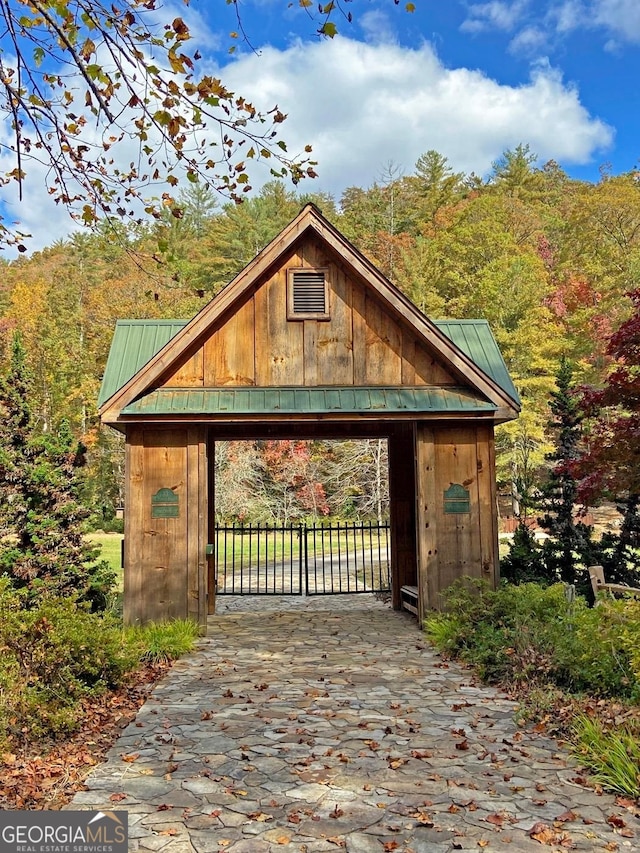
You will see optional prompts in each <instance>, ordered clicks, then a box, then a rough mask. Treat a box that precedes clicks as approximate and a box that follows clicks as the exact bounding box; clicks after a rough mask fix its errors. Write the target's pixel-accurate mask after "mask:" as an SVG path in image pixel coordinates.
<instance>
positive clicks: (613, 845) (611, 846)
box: [604, 841, 619, 851]
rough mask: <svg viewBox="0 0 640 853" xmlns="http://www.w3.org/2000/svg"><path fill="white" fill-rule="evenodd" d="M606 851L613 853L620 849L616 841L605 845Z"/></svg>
mask: <svg viewBox="0 0 640 853" xmlns="http://www.w3.org/2000/svg"><path fill="white" fill-rule="evenodd" d="M604 849H605V850H611V851H613V850H618V849H619V847H618V845H617V844H616V842H615V841H609V842H607V843H606V844H605V845H604Z"/></svg>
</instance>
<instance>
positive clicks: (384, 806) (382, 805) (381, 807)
mask: <svg viewBox="0 0 640 853" xmlns="http://www.w3.org/2000/svg"><path fill="white" fill-rule="evenodd" d="M386 807H387V804H386V803H376V808H378V809H386Z"/></svg>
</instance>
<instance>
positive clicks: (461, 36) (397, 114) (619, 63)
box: [0, 0, 640, 255]
mask: <svg viewBox="0 0 640 853" xmlns="http://www.w3.org/2000/svg"><path fill="white" fill-rule="evenodd" d="M405 3H406V0H400V3H399V4H398V5H397V6H396V5H395V3H394V0H351V2H348V0H347V2H344V0H343V9H344V10H345V12H346V11H350V12H351V13H352V15H353V22H352V23H348V22H347V20H346V19H345V18H344V17H343V16H342V15H341V14H340V12H338V11H337V12H336V13H335V14H334V19H335V21H336V24H337V26H338V29H339V34H338V36H336V37H335V38H334V39H322V38H319V37H318V36H317V32H316V30H317V27H318V19H317V18H315V19H314V18H312V17H310V16H309V14H308V13H307V12H306V11H305V10H304V9H302V8H300V6H299V0H238V4H239V6H238V8H239V9H240V13H241V17H242V23H243V25H244V28H245V30H246V32H247V34H248V37H249V38H250V40H251V43H252V45H253V47H254V48H255V52H254V51H252V50H251V49H250V48H249V46H248V45H247V44H245V43H243V42H242V40H239V43H238V49H237V51H236V53H235V54H233V55H230V54H229V52H228V49H229V46H230V45H231V44H232V43H233V41H232V40H231V39H230V38H229V33H230V31H232V30H236V29H237V28H238V27H237V23H236V20H235V7H234V6H233V5H227V4H225V3H224V2H223V0H190V4H189V5H187V6H185V5H184V3H183V2H182V0H164V6H163V8H162V9H161V10H160V11H159V12H158V13H157V14H158V16H159V17H160V18H161V19H163V20H168V21H171V20H172V19H173V18H174V17H176V16H178V15H181V16H183V17H184V18H185V19H186V20H187V22H188V23H189V25H190V28H191V31H192V35H193V36H194V41H193V42H192V43H191V47H192V50H195V49H196V48H198V49H199V50H200V53H201V54H202V57H203V59H202V68H201V69H200V70H201V71H202V72H207V73H212V74H215V75H217V76H220V77H221V78H222V80H223V82H224V83H225V85H227V86H228V87H229V88H231V89H233V90H234V91H235V92H237V93H241V94H242V95H244V96H246V97H247V98H248V99H249V100H251V101H252V102H253V103H254V104H255V106H256V107H258V108H259V109H269V108H271V107H273V106H274V105H275V104H277V105H278V106H279V108H280V109H281V110H282V111H283V112H285V113H287V114H288V119H287V121H286V122H285V124H284V125H283V127H282V130H283V135H284V138H285V139H286V140H287V142H288V145H289V151H290V152H291V153H292V154H295V153H298V152H302V151H303V150H304V146H305V145H306V144H311V145H312V146H313V156H314V157H315V158H316V159H317V160H318V167H317V171H318V174H319V177H318V178H317V179H316V180H314V181H305V182H303V184H302V185H301V187H300V188H301V189H305V190H310V191H313V190H318V191H324V192H329V193H331V194H333V195H334V197H335V198H336V200H337V201H338V202H339V200H340V196H341V194H342V192H343V191H344V189H345V188H346V187H349V186H360V187H368V186H371V184H373V183H374V182H375V181H384V180H385V179H386V178H388V176H389V174H391V173H392V174H393V175H394V176H398V175H402V174H410V173H411V172H412V170H413V168H414V165H415V162H416V160H417V159H418V157H419V156H420V155H421V154H422V153H424V152H425V151H427V150H429V149H435V150H437V151H439V152H440V153H441V154H443V155H444V156H446V157H447V158H448V159H449V162H450V164H451V166H452V167H453V168H454V169H455V170H456V171H462V172H466V173H470V172H472V171H473V172H475V173H476V174H478V175H481V176H487V175H488V174H489V173H490V171H491V165H492V163H493V162H494V161H495V160H497V159H498V158H499V157H500V155H501V154H502V153H503V152H504V151H505V150H507V149H513V148H515V147H516V146H517V145H518V144H520V143H524V144H528V145H529V146H530V150H531V151H532V152H534V153H536V154H537V155H538V157H539V159H538V164H539V165H543V164H544V163H545V162H546V161H547V160H550V159H554V160H556V161H557V162H558V163H559V164H560V165H561V167H562V168H564V169H565V170H566V171H567V172H568V173H569V174H570V175H572V176H574V177H576V178H580V179H583V180H590V181H594V182H595V181H598V180H599V178H600V168H601V167H602V166H603V165H607V168H610V170H611V172H612V173H613V174H619V173H622V172H627V171H630V170H631V169H633V168H634V167H635V166H636V165H637V164H638V163H639V161H640V133H639V131H640V103H639V91H640V87H639V81H640V0H489V2H472V0H414V3H415V7H416V9H415V12H413V13H408V12H407V11H406V9H405ZM316 8H317V6H316V5H315V4H314V6H313V9H314V10H315V9H316ZM0 46H1V45H0ZM10 137H11V133H10V130H9V127H8V125H7V124H6V122H5V124H4V125H2V123H0V142H1V141H3V139H6V138H10ZM120 156H121V157H122V161H123V163H124V164H126V162H127V161H128V160H130V159H132V158H133V157H134V156H136V154H135V152H132V151H131V150H129V149H127V147H126V146H122V148H121V151H120ZM14 165H15V163H13V162H11V158H10V155H9V154H8V153H7V152H6V151H5V152H4V154H3V155H2V156H0V171H7V170H8V169H10V168H13V166H14ZM5 166H6V168H3V167H5ZM38 168H39V167H36V168H35V170H34V171H33V172H32V174H31V175H30V177H31V179H30V180H28V183H27V192H26V193H25V197H24V199H23V200H22V201H20V202H18V199H17V196H16V194H15V188H14V187H11V186H9V187H5V188H4V190H3V195H2V196H1V197H0V211H4V212H5V213H7V215H8V218H9V219H14V218H15V219H18V220H20V221H21V223H22V225H23V227H24V228H25V229H26V230H28V231H30V232H31V233H32V234H33V240H31V241H30V244H29V245H30V247H31V248H39V247H41V246H44V245H47V244H49V243H51V242H53V241H54V240H56V239H58V238H61V237H64V236H66V235H67V234H68V233H69V231H70V230H71V228H72V223H71V222H70V221H69V220H68V219H67V217H66V216H65V215H64V214H63V212H62V211H61V210H60V208H56V207H55V206H54V205H53V203H52V202H51V200H50V198H48V197H47V195H46V192H45V190H44V174H45V169H44V167H42V168H40V171H39V172H38ZM268 179H269V173H268V168H263V169H262V171H261V167H260V165H259V164H258V166H257V170H256V171H255V172H254V174H253V175H252V185H253V186H254V188H255V189H257V188H259V186H260V185H261V183H262V182H264V181H266V180H268ZM12 193H13V195H12ZM7 255H10V253H7Z"/></svg>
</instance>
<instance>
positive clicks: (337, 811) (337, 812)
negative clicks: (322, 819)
mask: <svg viewBox="0 0 640 853" xmlns="http://www.w3.org/2000/svg"><path fill="white" fill-rule="evenodd" d="M343 814H344V812H343V811H342V809H340V808H338V804H337V803H336V804H335V806H334V809H333V811H332V812H331V814H330V815H329V817H332V818H339V817H342V815H343Z"/></svg>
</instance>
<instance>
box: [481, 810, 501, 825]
mask: <svg viewBox="0 0 640 853" xmlns="http://www.w3.org/2000/svg"><path fill="white" fill-rule="evenodd" d="M485 820H486V821H487V823H492V824H493V825H494V826H499V827H502V825H503V823H504V821H505V816H504V815H501V814H498V813H497V812H494V814H490V815H487V817H486V818H485Z"/></svg>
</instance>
